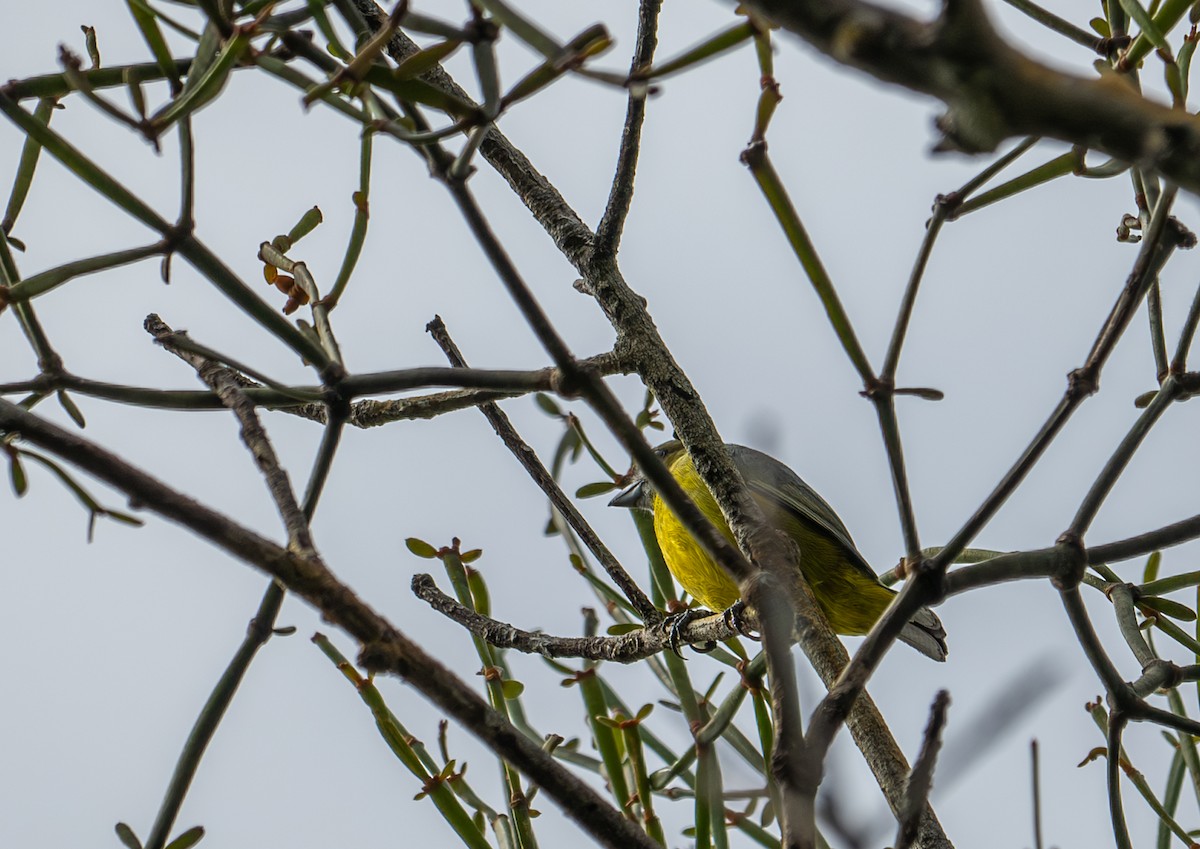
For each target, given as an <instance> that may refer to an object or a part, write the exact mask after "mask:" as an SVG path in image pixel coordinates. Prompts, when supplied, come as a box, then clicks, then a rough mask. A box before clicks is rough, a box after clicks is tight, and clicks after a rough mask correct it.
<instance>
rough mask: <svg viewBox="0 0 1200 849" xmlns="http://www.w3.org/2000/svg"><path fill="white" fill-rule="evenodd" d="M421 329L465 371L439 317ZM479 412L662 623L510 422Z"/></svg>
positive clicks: (650, 617)
mask: <svg viewBox="0 0 1200 849" xmlns="http://www.w3.org/2000/svg"><path fill="white" fill-rule="evenodd" d="M425 329H426V330H428V331H429V333H430V334H431V335H432V336H433V338H434V341H436V342H437V343H438V346H439V347H441V349H442V351H443V352H445V354H446V358H447V359H448V360H450V364H451V365H452V366H454V367H455V368H466V366H467V363H466V360H464V359H463V356H462V352H461V351H460V350H459V349H458V346H457V345H456V344H455V343H454V340H453V339H451V338H450V332H449V331H448V330H447V329H446V324H445V322H443V321H442V319H441V316H434V319H433V321H431V322H429V324H427V325H426V326H425ZM479 411H480V412H481V413H483V415H484V417H485V418H486V419H487V420H488V422H489V423H490V424H491V426H492V429H493V430H494V431H496V435H497V436H499V437H500V440H501V441H502V442H503V443H504V445H505V447H507V448H508V450H509V451H510V452H512V455H513V456H514V457H516V458H517V462H519V463H520V464H521V465H522V466H523V467H524V468H525V471H527V472H528V473H529V476H530V477H531V478H533V481H534V483H536V484H537V485H538V487H540V488H541V490H542V492H544V493H545V494H546V497H547V498H549V499H550V503H551V504H552V505H553V506H554V509H556V510H558V512H559V513H561V514H562V515H563V517H564V518H565V519H566V520H567V523H568V524H569V525H570V526H571V527H572V528H573V529H574V531H575V533H577V534H579V538H580V539H581V540H583V543H584V545H586V546H587V547H588V550H589V551H591V552H592V554H593V555H594V556H595V558H596V559H597V560H598V561H599V562H600V565H601V566H602V567H604V571H605V572H607V573H608V576H609V577H610V578H612V579H613V583H615V584H616V585H617V586H618V587H619V588H620V590H621V592H623V593H624V594H625V598H626V599H628V601H629V603H630V604H631V605H633V609H634V610H636V611H637V613H638V615H639V616H640V617H641V618H642V621H644V622H645V623H646V624H647V625H656V624H658V623H659V622H661V621H662V613H661V612H660V611H659V610H658V608H656V607H655V606H654V604H653V603H652V602H651V601H650V599H648V598H647V597H646V594H645V593H644V592H642V589H641V587H639V586H638V585H637V583H636V582H635V581H634V580H633V578H631V577H629V573H628V572H626V571H625V568H624V567H623V566H622V565H621V563H620V561H618V560H617V558H616V557H614V556H613V553H612V552H611V551H609V550H608V547H607V546H606V545H605V544H604V543H603V542H602V541H601V539H600V537H599V535H598V534H597V533H596V532H595V531H594V530H592V526H591V525H589V524H588V523H587V520H586V519H584V518H583V514H582V513H580V512H579V510H578V508H576V507H575V504H574V503H573V502H572V501H571V499H569V498H568V497H567V495H566V493H565V492H563V491H562V487H560V486H559V485H558V482H557V481H556V480H554V477H553V475H551V474H550V472H549V471H547V469H546V467H545V466H544V465H543V464H542V462H541V460H539V459H538V456H537V452H535V451H534V450H533V447H532V446H530V445H529V443H527V442H526V441H525V440H524V439H522V438H521V436H520V435H519V434H518V433H517V431H516V428H514V427H513V425H512V422H511V421H510V420H509V418H508V416H507V415H505V413H504V411H503V410H501V409H500V407H499V405H497V404H494V403H486V404H480V405H479Z"/></svg>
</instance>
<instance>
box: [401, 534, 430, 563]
mask: <svg viewBox="0 0 1200 849" xmlns="http://www.w3.org/2000/svg"><path fill="white" fill-rule="evenodd" d="M404 544H405V545H407V546H408V550H409V551H411V552H412V553H413V554H415V555H417V557H424V558H425V559H426V560H436V559H437V556H438V555H437V549H436V548H434V547H433V546H432V545H430V544H429V543H427V542H425V540H423V539H417V538H416V537H409V538H408V539H406V540H405V541H404Z"/></svg>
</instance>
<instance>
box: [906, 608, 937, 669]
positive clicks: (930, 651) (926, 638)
mask: <svg viewBox="0 0 1200 849" xmlns="http://www.w3.org/2000/svg"><path fill="white" fill-rule="evenodd" d="M900 639H901V641H903V642H905V643H908V644H909V645H910V646H912V647H913V648H914V649H916V650H917V651H919V652H920V653H921V654H923V655H925V656H926V657H931V658H933V659H934V660H938V661H941V660H945V659H946V654H947V652H948V649H947V648H946V629H945V628H943V627H942V621H941V620H940V619H938V618H937V616H936V615H935V614H934V612H933V611H932V610H930V609H929V608H928V607H922V608H921V609H920V610H918V611H917V614H916V615H915V616H914V617H913V618H912V619H910V620H908V624H907V625H905V626H904V630H903V631H901V632H900Z"/></svg>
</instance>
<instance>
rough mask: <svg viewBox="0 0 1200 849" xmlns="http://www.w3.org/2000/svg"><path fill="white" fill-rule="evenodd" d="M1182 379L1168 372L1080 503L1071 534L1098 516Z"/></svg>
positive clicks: (1080, 531) (1079, 535)
mask: <svg viewBox="0 0 1200 849" xmlns="http://www.w3.org/2000/svg"><path fill="white" fill-rule="evenodd" d="M1180 391H1181V389H1180V386H1179V381H1177V380H1176V379H1175V377H1174V376H1173V375H1168V376H1167V378H1166V379H1165V380H1164V381H1163V382H1162V385H1160V386H1159V388H1158V393H1157V394H1156V395H1155V396H1154V400H1153V401H1151V402H1150V404H1149V406H1147V407H1146V409H1145V410H1143V411H1142V414H1141V415H1140V416H1138V418H1137V421H1135V422H1134V423H1133V426H1132V427H1131V428H1130V429H1129V433H1127V434H1126V435H1125V438H1124V439H1122V440H1121V443H1120V444H1119V445H1118V446H1117V448H1116V450H1115V451H1113V454H1112V456H1111V457H1110V458H1109V460H1108V462H1107V463H1105V464H1104V468H1103V469H1102V470H1101V471H1100V474H1099V475H1097V476H1096V480H1095V482H1094V483H1093V484H1092V485H1091V487H1090V488H1089V489H1088V491H1087V494H1086V495H1085V496H1084V497H1083V501H1082V502H1081V503H1080V505H1079V510H1078V511H1077V512H1076V513H1075V518H1074V519H1073V520H1072V521H1071V526H1070V527H1069V528H1068V529H1067V533H1068V534H1070V535H1071V536H1074V537H1076V538H1078V539H1082V538H1083V536H1084V534H1086V533H1087V530H1088V528H1089V527H1091V524H1092V520H1093V519H1095V518H1096V514H1097V513H1098V512H1100V507H1101V505H1103V504H1104V500H1105V499H1106V498H1107V497H1108V494H1109V493H1110V492H1111V491H1112V488H1113V487H1114V486H1116V484H1117V480H1118V478H1120V477H1121V473H1122V472H1124V471H1125V467H1126V466H1128V465H1129V461H1130V460H1132V459H1133V454H1134V452H1135V451H1137V449H1138V446H1140V445H1141V444H1142V440H1144V439H1145V438H1146V437H1147V436H1148V435H1149V433H1150V429H1151V428H1152V427H1154V425H1155V423H1157V422H1158V420H1159V419H1160V418H1161V417H1162V414H1163V413H1165V412H1166V411H1167V408H1168V407H1169V406H1171V403H1172V402H1173V401H1175V399H1176V398H1178V397H1179V394H1180Z"/></svg>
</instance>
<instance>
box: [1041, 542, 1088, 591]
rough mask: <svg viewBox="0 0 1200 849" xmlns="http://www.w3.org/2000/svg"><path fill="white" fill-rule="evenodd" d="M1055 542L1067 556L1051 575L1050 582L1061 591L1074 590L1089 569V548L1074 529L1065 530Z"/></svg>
mask: <svg viewBox="0 0 1200 849" xmlns="http://www.w3.org/2000/svg"><path fill="white" fill-rule="evenodd" d="M1055 544H1056V545H1057V546H1058V547H1059V549H1060V550H1062V551H1063V553H1064V554H1065V555H1066V556H1065V557H1063V559H1062V566H1061V567H1060V568H1059V569H1058V570H1057V571H1056V572H1055V573H1054V574H1053V575H1051V576H1050V583H1051V584H1053V585H1054V588H1055V589H1057V590H1059V591H1060V592H1066V591H1067V590H1073V589H1075V588H1076V587H1078V586H1079V584H1080V582H1082V581H1083V574H1084V572H1085V571H1086V570H1087V562H1088V561H1087V549H1086V548H1084V545H1083V539H1082V538H1081V537H1080V536H1079V534H1077V533H1075V532H1073V531H1066V532H1064V533H1063V534H1062V535H1061V536H1059V538H1058V539H1057V540H1055Z"/></svg>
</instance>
